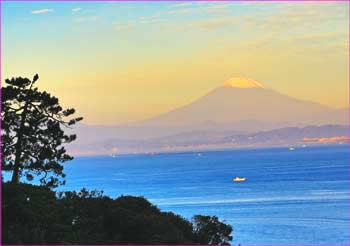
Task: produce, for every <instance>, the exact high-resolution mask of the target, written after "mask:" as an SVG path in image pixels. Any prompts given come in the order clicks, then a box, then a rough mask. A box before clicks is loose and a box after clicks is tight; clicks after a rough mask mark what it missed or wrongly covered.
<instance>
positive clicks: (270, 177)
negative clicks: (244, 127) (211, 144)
mask: <svg viewBox="0 0 350 246" xmlns="http://www.w3.org/2000/svg"><path fill="white" fill-rule="evenodd" d="M199 153H200V154H199ZM348 164H349V147H348V146H327V147H325V146H323V147H306V148H296V150H295V151H289V150H288V148H274V149H257V150H232V151H215V152H214V151H213V152H193V153H167V154H156V155H120V156H118V157H117V158H112V157H106V156H104V157H80V158H76V159H75V160H74V161H72V162H70V163H69V164H67V165H66V166H65V172H66V174H67V184H66V186H65V187H63V188H64V189H67V190H78V189H81V188H83V187H85V188H87V189H98V190H104V194H106V195H109V196H111V197H113V198H115V197H117V196H120V195H122V194H124V195H135V196H144V197H145V198H147V199H149V200H150V201H151V202H152V203H154V204H156V205H157V206H158V207H159V208H160V209H162V210H163V211H173V212H175V213H178V214H181V215H182V216H184V217H186V218H189V219H190V218H191V217H192V216H193V215H195V214H202V215H217V216H218V217H219V218H220V219H221V220H225V221H226V223H229V224H231V225H232V226H233V228H234V232H233V237H234V240H233V244H238V243H241V244H243V245H247V244H250V245H252V244H260V245H261V244H280V245H281V244H283V245H286V244H289V245H291V244H304V245H305V244H317V245H320V244H324V245H326V244H327V245H330V244H333V245H334V244H339V245H349V165H348ZM235 176H241V177H246V178H247V181H246V182H242V183H234V182H232V178H234V177H235ZM61 189H62V188H61Z"/></svg>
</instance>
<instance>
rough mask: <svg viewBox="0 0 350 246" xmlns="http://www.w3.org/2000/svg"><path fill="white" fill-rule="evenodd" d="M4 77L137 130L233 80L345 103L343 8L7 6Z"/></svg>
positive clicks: (91, 118)
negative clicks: (25, 80)
mask: <svg viewBox="0 0 350 246" xmlns="http://www.w3.org/2000/svg"><path fill="white" fill-rule="evenodd" d="M1 4H2V13H1V15H2V16H1V18H2V26H1V28H2V29H1V35H2V36H1V38H2V47H1V51H2V72H3V73H2V78H3V80H4V79H6V78H11V77H19V76H21V77H30V78H32V76H33V75H34V74H35V73H38V74H39V76H40V79H39V81H38V82H37V84H38V87H39V88H40V89H42V90H46V91H48V92H50V93H52V94H53V95H55V96H57V97H58V98H59V99H60V102H61V103H62V105H63V106H65V107H74V108H76V110H77V112H78V114H79V115H81V116H83V117H84V123H87V124H122V123H127V122H133V121H139V120H143V119H147V118H150V117H152V116H155V115H158V114H160V113H163V112H168V111H170V110H173V109H175V108H178V107H180V106H183V105H186V104H188V103H190V102H192V101H194V100H195V99H197V98H199V97H201V96H203V95H205V94H206V93H208V92H209V91H210V90H212V89H214V88H216V87H218V86H221V85H223V84H224V83H225V81H226V80H228V79H230V78H232V77H247V78H250V79H254V80H256V81H258V82H259V83H261V84H263V85H264V87H267V88H270V89H273V90H276V91H278V92H280V93H282V94H285V95H289V96H292V97H295V98H298V99H303V100H308V101H313V102H318V103H321V104H324V105H327V106H330V107H333V108H344V107H347V106H348V91H349V90H348V55H349V47H348V38H349V25H348V15H349V13H348V12H349V7H348V3H347V2H319V3H316V2H279V3H276V2H9V1H5V2H2V3H1Z"/></svg>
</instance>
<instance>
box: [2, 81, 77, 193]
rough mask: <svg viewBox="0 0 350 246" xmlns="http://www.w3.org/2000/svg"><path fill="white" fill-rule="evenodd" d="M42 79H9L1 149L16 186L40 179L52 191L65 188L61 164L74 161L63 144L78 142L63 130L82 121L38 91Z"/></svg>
mask: <svg viewBox="0 0 350 246" xmlns="http://www.w3.org/2000/svg"><path fill="white" fill-rule="evenodd" d="M38 79H39V76H38V75H37V74H36V75H35V76H34V78H33V80H30V79H28V78H21V77H19V78H12V79H6V80H5V82H6V84H7V85H8V86H6V87H3V88H2V101H1V106H2V111H1V123H2V126H1V136H2V141H1V148H2V162H1V165H2V170H4V171H12V172H13V173H12V183H14V184H16V183H19V179H20V177H22V176H25V177H26V178H27V180H32V179H33V178H34V176H33V175H36V176H39V178H40V183H41V184H42V185H45V186H48V187H57V186H58V185H59V184H64V179H63V180H61V179H59V178H60V177H61V178H64V177H65V174H64V173H63V172H62V171H63V166H62V165H61V164H60V163H63V162H65V161H69V160H72V159H73V157H71V156H69V155H68V154H66V150H65V148H64V146H62V145H63V144H66V143H70V142H72V141H74V140H75V139H76V135H75V134H70V135H67V134H65V133H64V131H63V130H62V129H61V126H65V127H69V126H71V125H74V124H75V123H76V122H78V121H80V120H82V119H83V118H82V117H78V118H72V117H71V115H73V114H74V112H75V110H74V109H73V108H69V109H65V110H64V109H63V108H62V107H61V106H60V105H59V101H58V99H57V98H56V97H54V96H51V95H50V94H49V93H47V92H46V91H43V92H40V91H39V90H38V88H37V87H34V84H35V82H36V81H37V80H38Z"/></svg>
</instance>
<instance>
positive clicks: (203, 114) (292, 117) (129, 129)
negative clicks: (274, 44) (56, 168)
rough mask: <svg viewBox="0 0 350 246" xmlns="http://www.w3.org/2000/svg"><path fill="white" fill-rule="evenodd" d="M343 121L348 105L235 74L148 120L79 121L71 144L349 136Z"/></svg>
mask: <svg viewBox="0 0 350 246" xmlns="http://www.w3.org/2000/svg"><path fill="white" fill-rule="evenodd" d="M310 125H311V126H310ZM318 125H325V126H321V127H319V126H318ZM345 125H348V110H347V109H332V108H330V107H328V106H324V105H321V104H318V103H314V102H309V101H303V100H298V99H295V98H292V97H289V96H285V95H282V94H280V93H278V92H276V91H274V90H271V89H266V88H264V87H263V86H262V85H261V84H260V83H259V82H257V81H254V80H251V79H246V78H233V79H230V80H228V81H227V82H226V83H225V84H224V85H223V86H220V87H218V88H216V89H214V90H212V91H210V92H209V93H208V94H207V95H205V96H203V97H201V98H199V99H197V100H195V101H194V102H192V103H190V104H188V105H185V106H183V107H180V108H178V109H175V110H173V111H170V112H168V113H165V114H161V115H158V116H156V117H152V118H150V119H147V120H144V121H140V122H135V123H132V124H127V125H118V126H89V125H84V124H79V125H78V127H77V128H76V129H75V130H74V132H75V133H77V135H78V140H77V141H76V143H74V144H72V145H71V146H70V147H69V148H68V149H71V150H72V151H73V152H76V153H81V154H89V153H90V154H106V153H112V152H115V153H126V152H147V151H167V150H168V151H169V150H176V149H181V148H182V149H184V150H185V149H194V148H197V149H198V148H220V147H226V146H229V147H232V146H243V145H244V146H248V145H252V146H258V145H276V144H287V143H296V142H298V141H299V142H300V141H301V139H302V138H325V137H326V138H327V137H339V136H347V135H348V133H347V127H346V126H345ZM305 126H310V127H305ZM330 133H331V134H330ZM112 149H113V151H112Z"/></svg>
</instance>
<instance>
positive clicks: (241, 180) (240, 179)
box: [233, 177, 246, 182]
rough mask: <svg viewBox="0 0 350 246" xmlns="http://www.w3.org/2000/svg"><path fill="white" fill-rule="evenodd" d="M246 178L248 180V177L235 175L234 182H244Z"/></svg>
mask: <svg viewBox="0 0 350 246" xmlns="http://www.w3.org/2000/svg"><path fill="white" fill-rule="evenodd" d="M245 180H246V178H241V177H235V178H234V179H233V182H243V181H245Z"/></svg>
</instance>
